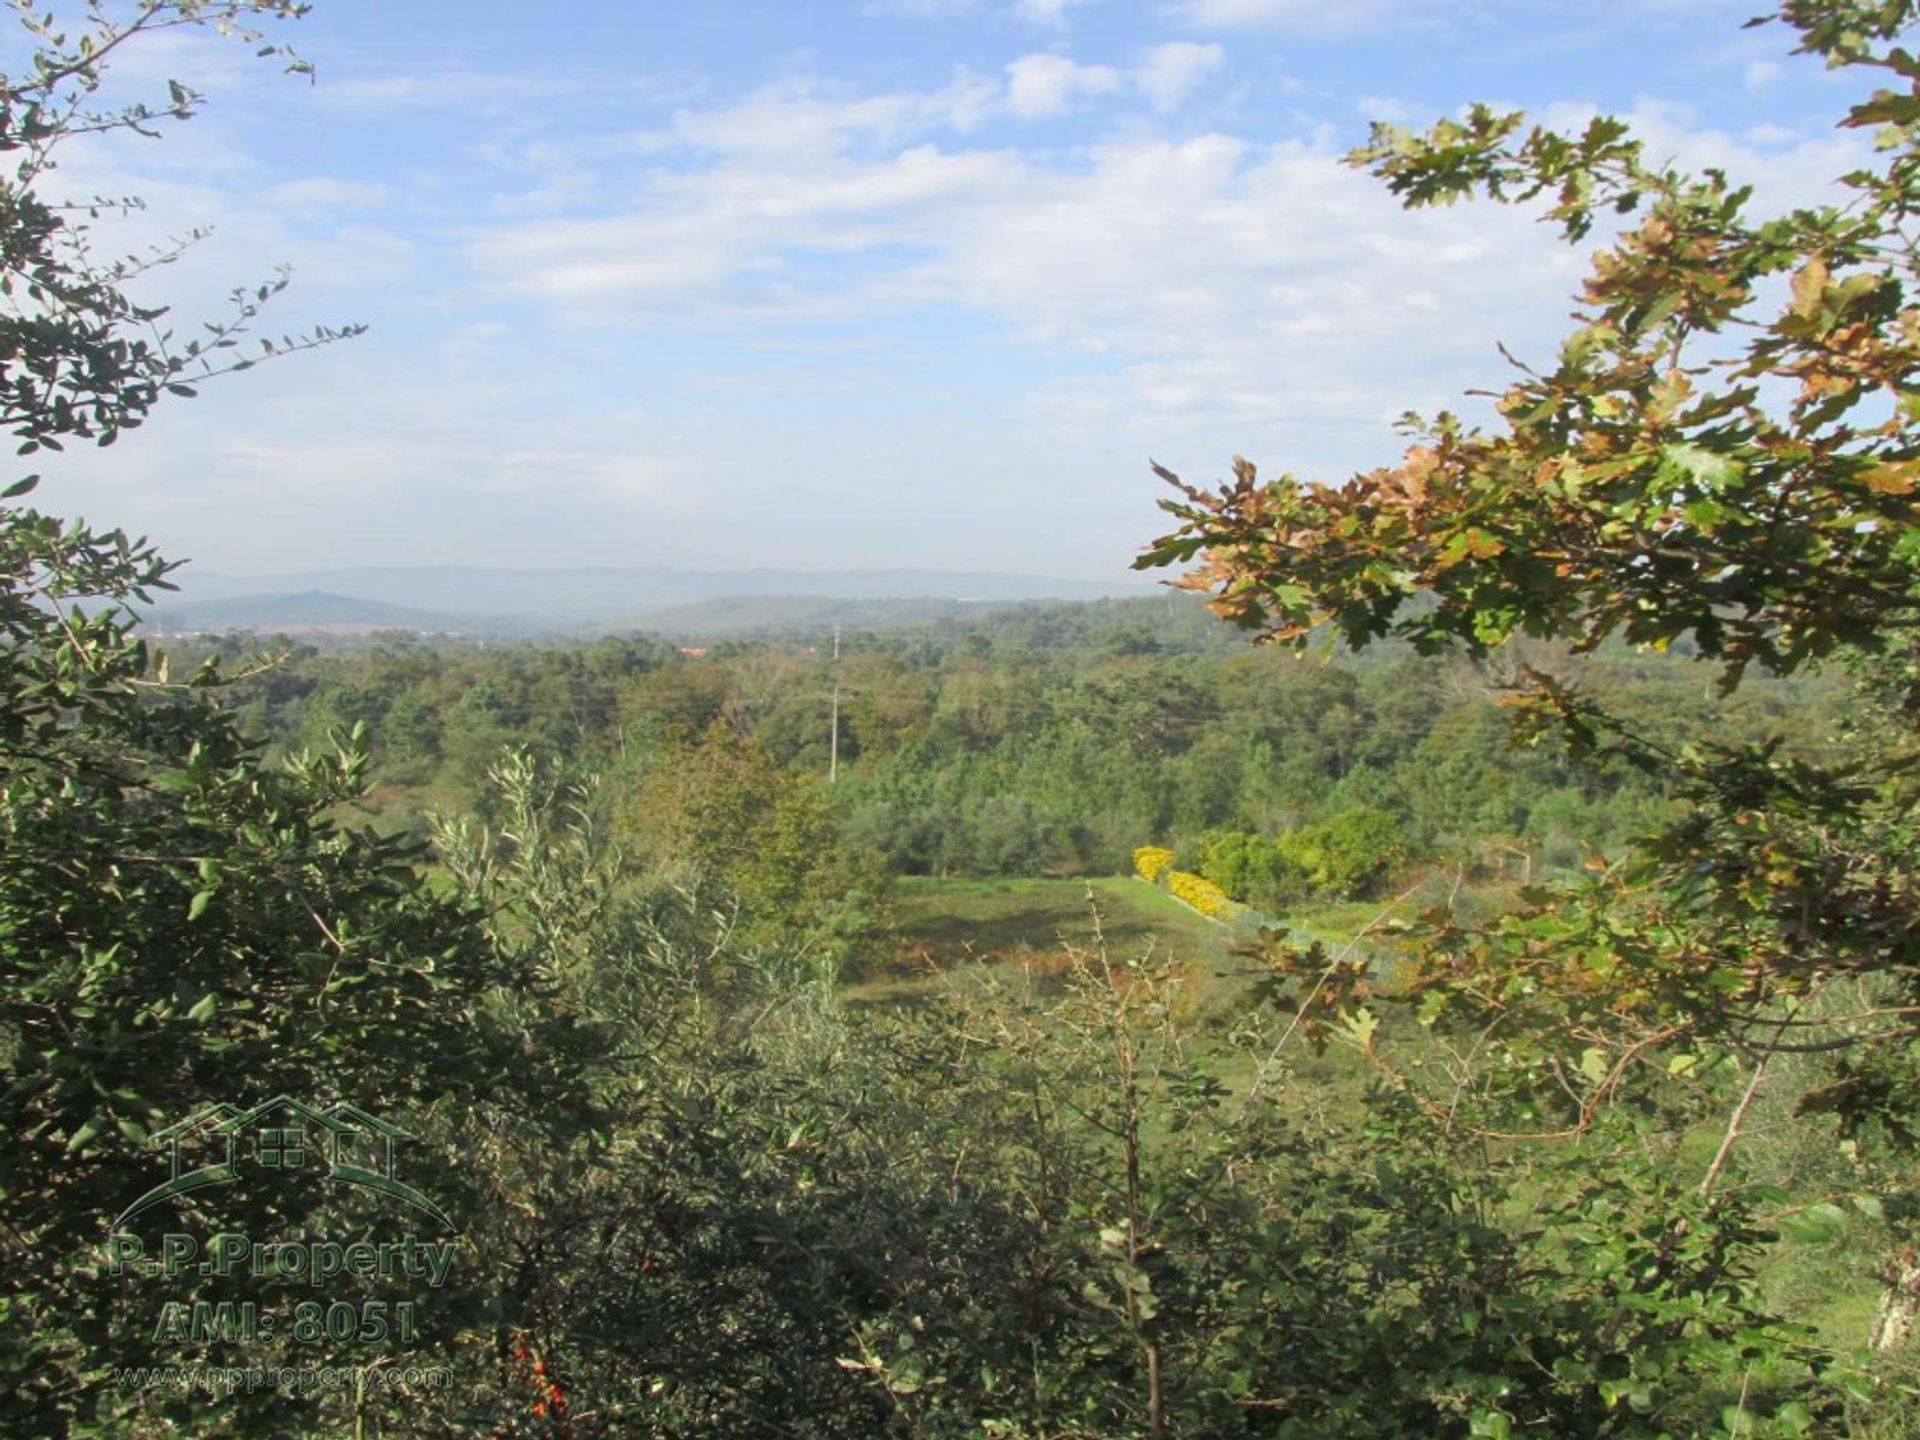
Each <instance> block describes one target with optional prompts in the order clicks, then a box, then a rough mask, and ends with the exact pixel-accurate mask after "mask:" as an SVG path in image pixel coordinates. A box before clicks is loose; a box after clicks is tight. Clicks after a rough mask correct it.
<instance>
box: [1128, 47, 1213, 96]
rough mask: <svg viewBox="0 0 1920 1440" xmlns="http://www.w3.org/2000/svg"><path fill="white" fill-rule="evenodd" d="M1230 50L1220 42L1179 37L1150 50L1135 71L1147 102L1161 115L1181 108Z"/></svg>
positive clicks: (1136, 79) (1137, 82)
mask: <svg viewBox="0 0 1920 1440" xmlns="http://www.w3.org/2000/svg"><path fill="white" fill-rule="evenodd" d="M1226 59H1227V52H1226V51H1225V50H1224V49H1223V48H1222V47H1221V46H1219V45H1199V44H1195V43H1194V42H1193V41H1191V40H1176V41H1174V42H1173V43H1171V44H1168V45H1156V46H1155V47H1154V48H1153V49H1151V50H1149V51H1148V52H1147V53H1146V55H1145V57H1144V58H1143V59H1142V60H1141V62H1140V67H1139V69H1138V70H1136V71H1135V72H1134V80H1135V83H1136V84H1138V85H1139V87H1140V89H1141V91H1142V93H1144V94H1145V95H1146V97H1147V100H1148V102H1149V103H1150V104H1151V105H1152V106H1153V108H1154V109H1155V110H1157V111H1159V112H1160V113H1161V114H1167V113H1169V112H1171V111H1174V110H1178V109H1179V108H1180V107H1181V105H1183V104H1184V103H1185V102H1186V99H1187V96H1189V95H1190V94H1192V93H1193V90H1194V88H1195V87H1196V86H1197V85H1199V84H1200V82H1201V81H1203V80H1205V79H1206V78H1207V77H1208V76H1209V75H1212V74H1213V73H1215V72H1216V71H1218V70H1219V69H1220V67H1221V66H1222V65H1224V64H1225V63H1226Z"/></svg>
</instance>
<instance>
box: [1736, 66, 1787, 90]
mask: <svg viewBox="0 0 1920 1440" xmlns="http://www.w3.org/2000/svg"><path fill="white" fill-rule="evenodd" d="M1784 73H1785V67H1784V66H1782V65H1780V64H1779V63H1778V62H1777V61H1773V60H1755V61H1754V62H1753V63H1752V64H1751V65H1749V66H1747V72H1746V75H1745V77H1744V79H1745V83H1746V87H1747V89H1749V90H1764V89H1766V88H1767V87H1768V86H1769V85H1772V84H1773V83H1774V82H1775V81H1777V80H1778V79H1779V78H1780V77H1781V75H1782V74H1784Z"/></svg>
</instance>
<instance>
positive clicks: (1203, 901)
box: [1167, 870, 1246, 921]
mask: <svg viewBox="0 0 1920 1440" xmlns="http://www.w3.org/2000/svg"><path fill="white" fill-rule="evenodd" d="M1167 890H1168V892H1169V893H1170V894H1172V896H1173V898H1174V899H1176V900H1184V901H1185V902H1186V903H1187V904H1189V905H1191V906H1192V907H1193V908H1194V909H1196V910H1198V911H1199V912H1200V913H1201V914H1202V915H1205V916H1206V917H1207V918H1208V919H1209V920H1223V921H1224V920H1231V919H1233V918H1234V916H1236V915H1238V914H1239V913H1240V912H1241V911H1242V910H1244V909H1245V908H1246V907H1245V906H1244V905H1241V904H1240V903H1239V902H1238V901H1235V900H1231V899H1229V898H1228V897H1227V892H1226V891H1224V890H1222V889H1221V888H1220V887H1219V886H1218V885H1216V884H1214V883H1213V882H1212V881H1211V880H1209V879H1207V878H1206V877H1204V876H1201V875H1195V874H1193V873H1191V872H1190V871H1186V870H1175V871H1173V872H1171V873H1170V874H1169V875H1168V876H1167Z"/></svg>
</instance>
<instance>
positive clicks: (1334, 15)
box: [1173, 0, 1395, 30]
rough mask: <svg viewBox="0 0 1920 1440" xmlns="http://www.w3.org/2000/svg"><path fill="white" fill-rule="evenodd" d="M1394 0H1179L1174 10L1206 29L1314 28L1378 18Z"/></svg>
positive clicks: (1358, 22)
mask: <svg viewBox="0 0 1920 1440" xmlns="http://www.w3.org/2000/svg"><path fill="white" fill-rule="evenodd" d="M1394 3H1395V0H1341V3H1335V4H1329V3H1328V0H1179V3H1177V4H1176V5H1175V6H1174V10H1173V13H1174V14H1175V16H1176V17H1177V18H1179V19H1181V20H1184V21H1186V22H1187V23H1188V24H1189V25H1197V26H1200V27H1201V28H1202V29H1207V30H1237V29H1241V28H1251V27H1257V26H1279V25H1288V26H1298V27H1301V28H1307V29H1315V30H1336V29H1348V28H1351V27H1353V26H1356V25H1363V24H1367V23H1370V22H1372V21H1373V20H1375V19H1378V18H1379V17H1380V16H1381V15H1383V14H1385V13H1386V12H1387V11H1388V10H1389V9H1391V8H1392V6H1393V5H1394Z"/></svg>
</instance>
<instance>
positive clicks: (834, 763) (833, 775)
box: [827, 625, 840, 785]
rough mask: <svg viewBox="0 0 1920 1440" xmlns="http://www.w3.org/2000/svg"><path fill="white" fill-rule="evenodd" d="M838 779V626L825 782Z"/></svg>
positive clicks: (836, 627)
mask: <svg viewBox="0 0 1920 1440" xmlns="http://www.w3.org/2000/svg"><path fill="white" fill-rule="evenodd" d="M839 779H840V627H839V626H838V625H836V626H834V627H833V731H832V739H831V741H830V742H829V746H828V750H827V783H828V784H829V785H832V784H834V783H835V782H837V781H838V780H839Z"/></svg>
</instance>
